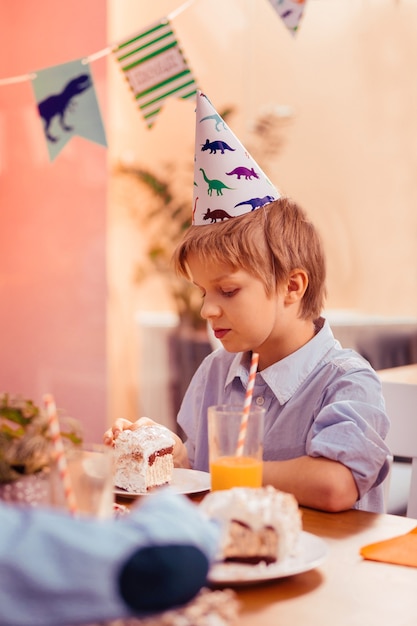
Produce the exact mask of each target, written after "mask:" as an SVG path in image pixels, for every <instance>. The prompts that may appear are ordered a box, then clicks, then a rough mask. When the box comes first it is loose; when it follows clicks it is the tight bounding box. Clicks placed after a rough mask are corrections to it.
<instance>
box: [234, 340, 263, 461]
mask: <svg viewBox="0 0 417 626" xmlns="http://www.w3.org/2000/svg"><path fill="white" fill-rule="evenodd" d="M258 363H259V354H258V353H257V352H252V361H251V364H250V370H249V381H248V386H247V387H246V394H245V402H244V405H243V413H242V420H241V422H240V428H239V437H238V440H237V448H236V456H242V454H243V448H244V446H245V439H246V431H247V429H248V419H249V411H250V406H251V404H252V395H253V386H254V384H255V378H256V370H257V369H258Z"/></svg>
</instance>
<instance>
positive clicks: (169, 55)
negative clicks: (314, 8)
mask: <svg viewBox="0 0 417 626" xmlns="http://www.w3.org/2000/svg"><path fill="white" fill-rule="evenodd" d="M194 2H195V0H187V1H186V2H184V3H183V4H181V5H180V6H179V7H178V8H177V9H175V10H174V11H172V12H171V13H170V14H169V15H167V16H166V17H164V18H162V19H160V20H158V21H157V22H155V23H153V24H150V25H148V26H147V27H146V28H144V29H143V30H141V31H139V32H137V33H135V34H132V35H130V36H129V37H128V38H127V39H125V40H123V41H122V42H120V43H118V44H114V45H109V46H107V47H106V48H105V49H103V50H100V51H98V52H96V53H94V54H92V55H89V56H88V57H85V58H82V59H77V60H73V61H70V62H68V63H63V64H60V65H55V66H52V67H48V68H45V69H42V70H39V71H36V72H32V73H29V74H25V75H22V76H14V77H10V78H4V79H0V86H4V85H10V84H15V83H19V82H23V81H31V82H32V88H33V92H34V96H35V100H36V104H37V108H38V112H39V116H40V118H41V120H42V123H43V130H44V135H45V140H46V145H47V149H48V154H49V159H50V161H53V160H54V159H55V158H56V157H57V156H58V154H59V153H60V152H61V150H62V149H63V148H64V146H65V145H66V144H67V143H68V141H69V140H70V139H71V138H72V137H74V136H75V135H78V136H81V137H84V138H85V139H88V140H90V141H93V142H95V143H98V144H100V145H103V146H107V141H106V133H105V128H104V124H103V121H102V118H101V114H100V107H99V103H98V99H97V95H96V91H95V87H94V80H93V76H92V74H91V69H90V64H91V63H92V62H94V61H95V60H97V59H99V58H102V57H103V56H107V55H109V54H113V56H114V58H115V60H116V62H117V63H118V65H119V66H120V69H121V71H122V72H123V75H124V76H125V78H126V81H127V83H128V85H129V87H130V90H131V92H132V94H133V97H134V99H135V102H136V104H137V106H138V108H139V109H140V111H141V113H142V115H143V118H144V120H145V123H146V125H147V126H148V128H152V126H153V124H154V123H155V121H156V118H157V116H158V115H159V113H160V112H161V109H162V107H163V105H164V102H165V100H166V99H167V98H169V97H177V98H181V99H184V100H185V99H190V98H193V97H195V95H196V92H197V83H196V79H195V77H194V75H193V73H192V71H191V69H190V67H189V65H188V62H187V60H186V57H185V56H184V54H183V50H182V47H181V46H180V44H179V41H178V37H177V35H176V34H175V31H174V28H173V25H172V20H173V19H174V18H175V17H177V15H179V14H180V13H182V12H183V11H185V10H186V9H187V8H188V7H189V6H190V5H191V4H193V3H194ZM269 2H270V4H271V5H272V7H273V9H274V10H275V11H276V13H277V14H278V15H279V17H280V18H281V19H282V20H283V22H284V24H285V26H286V27H287V29H288V31H289V32H290V33H291V34H292V35H294V34H295V33H296V32H297V30H298V27H299V24H300V20H301V18H302V16H303V13H304V9H305V5H306V4H307V0H269ZM75 99H76V100H75ZM74 102H76V104H77V106H73V105H74Z"/></svg>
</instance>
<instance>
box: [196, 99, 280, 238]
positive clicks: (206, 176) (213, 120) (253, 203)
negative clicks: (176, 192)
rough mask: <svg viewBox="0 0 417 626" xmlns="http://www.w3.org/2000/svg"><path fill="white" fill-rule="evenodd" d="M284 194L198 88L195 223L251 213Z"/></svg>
mask: <svg viewBox="0 0 417 626" xmlns="http://www.w3.org/2000/svg"><path fill="white" fill-rule="evenodd" d="M280 196H281V194H280V193H279V191H278V190H277V189H276V188H275V187H274V185H272V183H271V182H270V181H269V179H268V177H267V176H266V174H265V173H264V172H263V171H262V169H261V168H260V167H259V165H258V164H257V163H256V161H255V160H254V159H253V158H252V157H251V155H250V154H249V153H248V151H247V150H246V149H245V148H244V146H243V145H242V144H241V142H240V141H239V139H238V138H237V137H236V136H235V135H234V133H233V132H232V131H231V130H230V128H229V127H228V125H227V124H226V122H225V121H224V120H223V119H222V117H221V116H220V115H219V114H218V113H217V111H216V109H215V108H214V107H213V105H212V104H211V102H210V100H209V99H208V98H207V96H205V95H204V94H203V93H202V92H201V91H198V92H197V111H196V133H195V162H194V198H193V219H192V222H193V224H195V225H197V226H203V225H206V224H214V223H215V222H220V221H223V220H225V219H230V218H232V217H237V216H239V215H243V214H244V213H250V211H254V210H255V209H259V208H260V207H262V206H264V205H265V204H268V203H269V202H272V201H273V200H277V199H278V198H279V197H280Z"/></svg>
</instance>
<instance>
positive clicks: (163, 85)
mask: <svg viewBox="0 0 417 626" xmlns="http://www.w3.org/2000/svg"><path fill="white" fill-rule="evenodd" d="M114 55H115V57H116V59H117V61H118V62H119V64H120V67H121V69H122V71H123V73H124V75H125V77H126V80H127V81H128V83H129V85H130V88H131V90H132V92H133V95H134V98H135V100H136V102H137V104H138V107H139V108H140V110H141V111H142V114H143V116H144V118H145V121H146V124H147V125H148V127H149V128H150V127H151V126H152V125H153V123H154V122H155V120H156V118H157V116H158V114H159V113H160V111H161V108H162V106H163V104H164V101H165V100H166V98H169V97H170V96H174V97H176V98H183V99H187V98H192V97H195V95H196V90H197V87H196V83H195V80H194V77H193V75H192V73H191V70H190V68H189V67H188V65H187V62H186V60H185V58H184V56H183V54H182V51H181V49H180V47H179V45H178V40H177V38H176V36H175V33H174V31H173V28H172V26H171V23H170V22H169V20H168V19H167V18H165V19H163V20H161V21H159V22H156V23H154V24H152V25H151V26H148V27H147V28H146V29H145V30H143V31H141V32H139V33H137V34H136V35H133V36H131V37H130V38H129V39H128V40H126V41H124V42H123V43H121V44H119V45H118V46H117V48H116V49H115V51H114Z"/></svg>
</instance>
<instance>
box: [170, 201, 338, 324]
mask: <svg viewBox="0 0 417 626" xmlns="http://www.w3.org/2000/svg"><path fill="white" fill-rule="evenodd" d="M191 253H192V254H196V255H197V256H198V258H199V259H201V260H202V261H203V262H204V263H210V262H214V263H225V264H227V265H229V266H230V267H231V269H232V270H237V269H244V270H245V271H247V272H248V273H249V274H251V275H252V276H255V277H256V278H258V279H259V280H261V281H262V282H263V284H264V286H265V291H266V293H267V295H271V294H272V293H273V292H274V290H275V289H276V288H277V286H279V285H280V284H282V283H283V282H284V281H285V280H286V279H287V278H288V276H289V274H290V272H291V271H292V270H294V269H302V270H304V271H305V272H306V274H307V276H308V286H307V289H306V291H305V294H304V296H303V299H302V302H301V307H300V316H301V318H303V319H313V320H314V319H316V318H317V317H319V315H320V313H321V311H322V309H323V306H324V300H325V297H326V286H325V280H326V264H325V258H324V252H323V247H322V243H321V240H320V237H319V235H318V233H317V231H316V229H315V227H314V225H313V224H312V223H311V222H310V221H309V220H308V219H307V217H306V214H305V213H304V211H303V210H302V209H301V208H300V207H299V206H298V205H297V204H296V203H295V202H293V201H292V200H290V199H289V198H279V199H278V200H275V201H274V202H271V203H270V204H267V205H265V206H264V207H262V208H260V209H257V210H256V211H251V212H250V213H246V214H244V215H242V216H240V217H235V218H231V219H229V220H227V221H224V222H221V223H217V224H208V225H204V226H191V227H190V228H189V229H188V231H187V232H186V233H185V235H184V236H183V239H182V241H181V242H180V243H179V244H178V246H177V247H176V249H175V251H174V254H173V258H172V262H173V266H174V269H175V271H176V272H177V274H179V275H180V276H183V277H185V278H187V279H189V280H190V279H191V277H190V273H189V269H188V265H187V258H188V256H189V254H191Z"/></svg>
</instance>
